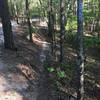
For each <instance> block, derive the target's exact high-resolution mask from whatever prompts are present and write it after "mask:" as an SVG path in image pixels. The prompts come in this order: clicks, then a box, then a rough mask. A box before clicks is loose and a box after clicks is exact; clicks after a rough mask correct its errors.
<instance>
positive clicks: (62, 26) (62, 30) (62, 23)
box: [60, 0, 65, 62]
mask: <svg viewBox="0 0 100 100" xmlns="http://www.w3.org/2000/svg"><path fill="white" fill-rule="evenodd" d="M64 7H65V2H64V0H60V62H62V61H63V40H64V34H65V12H64Z"/></svg>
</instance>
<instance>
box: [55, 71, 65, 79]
mask: <svg viewBox="0 0 100 100" xmlns="http://www.w3.org/2000/svg"><path fill="white" fill-rule="evenodd" d="M57 76H58V77H59V78H65V77H66V74H65V72H64V71H57Z"/></svg>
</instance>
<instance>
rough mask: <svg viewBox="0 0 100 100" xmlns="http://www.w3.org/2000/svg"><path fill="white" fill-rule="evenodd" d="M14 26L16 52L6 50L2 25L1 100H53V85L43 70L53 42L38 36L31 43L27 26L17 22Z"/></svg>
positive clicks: (0, 31)
mask: <svg viewBox="0 0 100 100" xmlns="http://www.w3.org/2000/svg"><path fill="white" fill-rule="evenodd" d="M12 26H13V33H14V40H15V44H16V47H17V50H16V51H10V50H6V49H4V47H3V41H4V40H3V34H2V25H1V24H0V100H49V99H48V98H50V100H51V95H50V94H51V93H50V82H48V78H47V76H46V73H45V70H44V67H43V62H44V60H45V59H46V53H45V52H48V49H50V48H49V43H48V42H46V41H45V39H44V38H43V37H42V36H40V35H38V34H37V35H35V34H34V35H33V43H30V42H29V40H28V39H27V38H26V37H25V34H24V33H25V31H26V29H27V27H21V26H19V25H17V24H16V23H15V22H12ZM47 54H48V53H47Z"/></svg>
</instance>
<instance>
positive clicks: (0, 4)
mask: <svg viewBox="0 0 100 100" xmlns="http://www.w3.org/2000/svg"><path fill="white" fill-rule="evenodd" d="M0 16H1V19H2V25H3V33H4V46H5V48H7V49H15V46H14V40H13V33H12V26H11V22H10V13H9V7H8V1H7V0H0Z"/></svg>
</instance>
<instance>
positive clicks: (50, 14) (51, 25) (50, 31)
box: [48, 0, 54, 53]
mask: <svg viewBox="0 0 100 100" xmlns="http://www.w3.org/2000/svg"><path fill="white" fill-rule="evenodd" d="M48 6H49V9H48V36H49V37H50V40H51V45H52V53H53V45H54V39H53V32H54V15H53V9H52V0H49V1H48Z"/></svg>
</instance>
